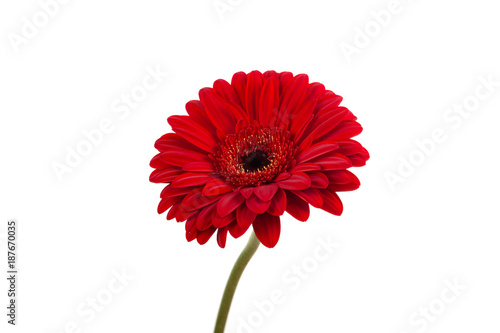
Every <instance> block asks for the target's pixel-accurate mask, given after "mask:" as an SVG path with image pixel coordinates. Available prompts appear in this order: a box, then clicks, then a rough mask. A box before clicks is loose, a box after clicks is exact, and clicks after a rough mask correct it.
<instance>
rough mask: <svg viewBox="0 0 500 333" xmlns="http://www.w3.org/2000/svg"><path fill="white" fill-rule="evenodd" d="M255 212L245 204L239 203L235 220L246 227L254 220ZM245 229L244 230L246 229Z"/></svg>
mask: <svg viewBox="0 0 500 333" xmlns="http://www.w3.org/2000/svg"><path fill="white" fill-rule="evenodd" d="M256 216H257V213H255V212H253V211H251V210H250V209H248V207H247V206H246V205H240V206H239V207H238V209H237V210H236V221H237V223H238V225H239V226H240V227H242V228H246V229H248V227H249V226H250V225H251V224H252V222H253V221H254V220H255V217H256ZM246 229H245V230H246Z"/></svg>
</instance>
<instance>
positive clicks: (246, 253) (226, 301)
mask: <svg viewBox="0 0 500 333" xmlns="http://www.w3.org/2000/svg"><path fill="white" fill-rule="evenodd" d="M259 244H260V242H259V240H258V239H257V236H255V232H254V231H252V234H251V235H250V239H249V240H248V243H247V245H246V246H245V248H244V249H243V251H242V252H241V254H240V256H239V257H238V259H237V260H236V262H235V263H234V267H233V270H232V271H231V274H230V275H229V279H228V280H227V283H226V288H225V289H224V294H223V295H222V300H221V302H220V306H219V313H218V314H217V321H216V322H215V330H214V333H224V328H225V327H226V321H227V315H228V314H229V309H230V308H231V302H232V301H233V296H234V292H235V291H236V287H237V286H238V282H239V281H240V277H241V275H242V274H243V271H244V270H245V267H247V264H248V262H249V261H250V259H252V257H253V255H254V253H255V252H256V251H257V248H258V247H259Z"/></svg>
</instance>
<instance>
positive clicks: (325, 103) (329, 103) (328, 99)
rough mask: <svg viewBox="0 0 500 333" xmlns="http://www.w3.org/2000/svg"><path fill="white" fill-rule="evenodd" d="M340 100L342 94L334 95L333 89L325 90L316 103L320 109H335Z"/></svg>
mask: <svg viewBox="0 0 500 333" xmlns="http://www.w3.org/2000/svg"><path fill="white" fill-rule="evenodd" d="M341 102H342V96H339V95H336V94H335V93H334V92H333V91H330V90H327V91H326V92H325V95H324V96H323V97H322V98H321V100H320V102H319V103H318V106H319V108H321V109H328V110H331V109H335V108H336V107H338V106H339V105H340V103H341Z"/></svg>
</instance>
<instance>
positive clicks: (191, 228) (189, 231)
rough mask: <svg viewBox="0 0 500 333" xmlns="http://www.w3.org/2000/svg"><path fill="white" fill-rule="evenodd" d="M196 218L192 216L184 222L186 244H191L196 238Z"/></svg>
mask: <svg viewBox="0 0 500 333" xmlns="http://www.w3.org/2000/svg"><path fill="white" fill-rule="evenodd" d="M197 218H198V216H197V215H194V216H191V217H190V218H188V220H187V221H186V240H187V241H188V242H191V241H192V240H193V239H195V238H196V235H197V232H196V220H197Z"/></svg>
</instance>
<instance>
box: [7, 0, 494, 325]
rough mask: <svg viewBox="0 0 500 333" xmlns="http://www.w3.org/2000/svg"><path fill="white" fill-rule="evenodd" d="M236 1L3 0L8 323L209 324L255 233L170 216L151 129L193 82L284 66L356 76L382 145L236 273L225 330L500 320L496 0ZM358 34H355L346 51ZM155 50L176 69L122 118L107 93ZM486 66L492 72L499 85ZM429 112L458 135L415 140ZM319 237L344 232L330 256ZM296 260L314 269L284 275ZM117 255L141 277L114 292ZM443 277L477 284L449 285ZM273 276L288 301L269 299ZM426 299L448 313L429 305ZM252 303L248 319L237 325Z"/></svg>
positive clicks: (364, 111) (349, 82) (367, 132)
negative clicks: (15, 277)
mask: <svg viewBox="0 0 500 333" xmlns="http://www.w3.org/2000/svg"><path fill="white" fill-rule="evenodd" d="M47 2H49V1H48V0H42V2H41V3H47ZM61 2H62V0H61ZM222 3H227V2H226V0H222ZM231 3H232V4H233V5H229V6H231V7H230V8H231V10H230V11H229V10H228V11H226V12H224V13H223V14H222V16H221V15H219V13H218V12H217V10H216V9H215V8H214V6H213V2H212V0H203V1H201V0H196V1H195V0H191V1H181V0H175V1H171V0H169V1H155V0H141V1H118V0H114V1H96V0H87V1H78V0H74V1H68V2H67V3H66V4H60V5H59V8H58V10H57V12H55V13H54V14H53V17H50V18H49V19H48V21H47V22H43V14H40V12H41V11H42V9H41V5H40V3H39V2H37V1H35V0H23V1H2V3H1V5H0V29H1V32H0V33H1V36H2V42H1V43H0V57H1V61H0V89H1V90H0V91H1V95H0V96H1V98H0V109H1V118H0V145H1V157H2V160H1V164H0V170H1V173H0V180H1V183H0V184H1V191H0V205H1V211H0V221H1V229H0V230H1V231H0V232H1V233H3V236H5V229H6V224H7V220H8V219H11V218H15V219H17V220H18V223H19V251H18V259H19V262H18V265H19V270H20V276H19V285H18V288H19V297H18V304H19V308H18V325H17V326H16V327H11V325H7V324H6V321H7V317H6V315H5V313H6V311H7V310H6V309H5V307H6V304H7V296H6V293H7V284H6V280H5V279H4V278H2V283H0V287H1V291H0V295H1V296H0V304H1V308H2V309H3V310H1V316H0V318H2V319H1V324H0V327H1V331H2V332H41V333H61V332H68V333H69V332H88V333H91V332H96V333H97V332H211V331H212V329H213V324H214V320H215V316H216V312H217V308H218V305H219V300H220V296H221V294H222V290H223V288H224V285H225V282H226V278H227V276H228V274H229V271H230V269H231V267H232V264H233V262H234V260H235V259H236V257H237V256H238V254H239V252H240V250H241V249H242V247H243V246H244V245H245V243H246V239H247V238H248V234H246V235H244V236H243V237H241V238H240V239H238V240H234V239H232V238H231V239H228V244H227V247H226V248H225V249H220V248H219V247H218V246H217V245H216V242H215V239H211V241H210V242H209V243H208V244H206V245H204V246H200V245H198V244H197V243H196V242H193V243H187V242H186V240H185V237H184V224H177V223H175V222H173V221H166V220H165V215H162V216H159V215H157V213H156V206H157V204H158V201H159V193H160V191H161V188H162V186H161V185H158V184H151V183H149V181H148V177H149V174H150V172H151V171H152V170H151V169H150V167H149V165H148V164H149V160H150V159H151V157H152V156H153V155H154V154H155V153H156V150H155V149H154V147H153V143H154V141H155V140H156V139H157V138H158V137H160V136H161V135H162V134H164V133H166V132H168V131H170V127H169V126H168V124H167V122H166V118H167V117H168V116H170V115H173V114H185V110H184V105H185V103H186V102H187V101H188V100H190V99H196V98H197V92H198V90H199V89H200V88H202V87H205V86H211V84H212V83H213V81H214V80H216V79H218V78H223V79H226V80H230V79H231V76H232V74H233V73H234V72H237V71H241V70H242V71H246V72H248V71H251V70H254V69H258V70H261V71H265V70H269V69H274V70H276V71H285V70H286V71H291V72H293V73H294V74H299V73H307V74H309V76H310V80H311V81H318V82H322V83H324V84H325V86H326V87H327V88H328V89H331V90H333V91H334V92H336V93H337V94H340V95H342V96H343V97H344V101H343V104H342V105H344V106H346V107H348V108H349V109H351V110H352V111H353V112H354V114H355V115H356V116H358V118H359V121H360V123H361V124H362V125H363V127H364V132H363V133H362V134H361V135H360V136H359V137H358V138H357V139H358V140H359V141H360V142H361V143H362V144H363V145H364V146H365V147H366V148H367V149H368V150H369V152H370V153H371V156H372V157H371V159H370V160H369V161H368V164H367V165H366V166H365V167H363V168H359V169H355V170H354V172H355V173H356V174H357V175H358V176H359V178H360V180H361V183H362V185H361V188H360V189H359V190H357V191H354V192H350V193H342V194H341V198H342V200H343V202H344V205H345V209H344V214H343V215H342V216H341V217H334V216H331V215H329V214H327V213H324V212H322V211H319V210H316V209H313V210H312V213H311V217H310V220H309V221H308V222H307V223H300V222H297V221H295V220H293V219H292V218H291V217H290V216H289V215H286V216H284V217H283V218H282V221H283V223H282V234H281V239H280V241H279V243H278V245H277V246H276V247H275V248H274V249H267V248H264V247H261V248H260V249H259V251H258V252H257V254H256V256H255V257H254V259H253V260H252V262H251V263H250V265H249V267H248V269H247V271H246V272H245V274H244V276H243V278H242V280H241V283H240V286H239V288H238V290H237V293H236V297H235V300H234V303H233V308H232V311H231V313H230V318H229V322H228V327H227V332H262V333H263V332H318V333H330V332H331V333H334V332H345V333H351V332H352V333H358V332H384V333H387V332H394V333H401V332H408V333H413V332H419V331H420V332H498V331H499V330H500V322H499V321H498V313H499V312H500V301H499V298H500V284H499V281H500V270H499V268H498V257H499V254H500V242H499V241H498V238H499V231H500V228H499V225H498V224H499V216H500V214H499V211H498V199H499V195H498V193H499V192H498V187H499V185H500V177H499V173H498V170H499V158H498V143H499V135H498V126H499V121H500V116H499V109H500V96H499V95H500V86H498V82H499V81H500V68H499V67H500V65H499V60H500V47H499V37H498V32H499V31H500V20H499V19H498V12H499V8H498V7H497V6H496V3H495V2H494V1H491V0H475V1H451V0H447V1H429V0H420V1H409V0H401V1H400V3H399V7H398V10H396V13H393V14H391V17H390V22H388V19H387V17H386V18H385V19H386V21H385V22H384V25H385V26H382V27H381V25H380V24H379V23H376V22H377V21H376V20H375V18H374V16H373V15H372V14H371V12H372V11H375V12H376V13H380V11H383V10H387V8H388V7H390V6H391V5H390V1H387V0H377V1H348V0H337V1H313V0H310V1H290V0H286V1H285V0H282V1H265V0H242V1H236V0H233V1H232V2H231ZM391 8H392V7H391ZM52 9H53V10H54V11H55V9H54V8H52ZM34 15H35V17H38V16H37V15H42V16H40V17H38V18H37V19H39V20H41V21H38V23H37V24H39V25H44V24H45V23H46V25H45V26H41V27H40V28H37V30H38V31H37V32H36V33H33V35H32V36H31V35H30V36H29V38H26V39H25V40H24V42H23V43H22V44H20V45H17V47H16V46H15V45H14V44H15V43H13V42H12V40H13V38H14V37H12V36H14V35H16V36H18V37H19V38H24V37H22V36H23V35H22V34H23V27H24V26H25V25H26V24H27V23H26V21H25V20H24V19H23V18H26V19H27V20H28V21H29V22H33V16H34ZM374 22H375V23H374ZM387 22H388V23H387ZM377 27H378V28H377ZM365 28H369V29H372V30H370V34H371V37H370V36H369V37H368V39H369V40H368V42H367V41H366V40H365V41H364V42H365V43H364V44H363V43H362V39H363V38H362V37H360V36H359V30H358V29H360V30H364V29H365ZM24 29H25V30H26V29H27V28H25V27H24ZM28 30H29V29H28ZM25 32H26V31H25ZM356 38H357V39H358V40H357V45H358V46H356V44H355V39H356ZM360 38H361V42H360V40H359V39H360ZM343 43H346V44H350V45H352V46H353V47H357V53H356V54H353V55H352V56H350V57H346V56H345V54H344V53H343V51H342V48H341V46H342V45H344V47H345V45H346V44H343ZM360 43H361V44H360ZM365 44H366V45H365ZM348 60H350V61H348ZM148 67H149V68H152V69H155V68H160V69H161V70H162V71H164V72H168V73H169V75H168V77H166V78H164V80H163V82H162V83H161V84H159V85H158V87H157V88H156V89H154V90H153V91H150V92H149V93H148V95H147V97H146V98H145V100H144V101H142V102H140V103H139V105H138V106H137V107H136V108H134V109H131V110H130V113H129V114H128V115H127V116H124V114H120V113H115V112H113V107H112V105H113V103H116V102H115V101H116V100H117V99H118V100H119V99H120V98H121V96H122V94H130V92H131V91H132V90H133V89H134V88H135V87H137V86H138V85H141V83H142V80H143V79H144V78H145V77H146V76H147V75H148V72H147V71H146V68H148ZM480 77H483V78H484V79H487V78H488V77H490V79H491V80H493V81H495V82H497V83H496V85H497V86H496V87H493V88H492V87H490V88H491V92H489V95H488V96H487V97H484V96H485V94H486V93H488V90H487V88H486V87H485V86H481V81H480V80H481V79H480ZM478 87H479V88H478ZM476 89H479V91H480V92H481V93H482V94H483V95H481V96H483V97H484V98H482V100H480V101H479V103H478V105H477V107H474V110H473V111H472V112H470V114H469V115H468V116H467V117H466V118H456V117H457V114H455V113H453V114H451V113H450V114H448V113H447V112H448V111H447V110H448V109H449V108H452V107H453V106H454V105H455V104H457V105H461V104H463V103H464V101H468V102H470V103H473V102H474V101H478V99H477V98H476V97H475V93H476ZM120 115H121V116H122V118H120ZM447 115H448V117H451V116H454V117H455V118H454V120H453V121H451V119H450V118H445V117H446V116H447ZM103 119H110V120H111V121H112V122H113V126H114V127H113V130H112V131H111V132H110V133H108V134H106V135H104V138H103V140H102V142H101V143H100V144H98V145H97V146H94V147H93V148H92V152H91V153H90V154H89V155H88V156H85V157H84V158H83V159H82V161H81V162H80V164H79V165H78V166H77V167H74V168H72V172H71V173H65V174H64V175H63V177H62V181H60V180H59V179H58V177H57V176H56V173H55V172H54V170H53V163H54V162H59V163H65V162H64V161H65V158H66V155H67V149H68V147H70V148H72V149H75V147H77V145H78V144H80V143H81V142H82V141H84V140H85V136H84V135H83V131H90V130H92V129H95V128H97V127H98V126H99V123H100V122H101V121H102V120H103ZM435 129H441V130H442V131H443V132H444V133H445V135H446V140H444V142H440V143H435V144H434V146H435V147H434V149H433V150H432V151H431V152H430V153H429V154H428V155H425V157H424V158H423V159H422V156H424V155H422V154H423V153H419V148H418V146H417V145H416V143H415V140H420V141H422V140H424V141H425V140H428V139H429V138H431V137H432V132H433V131H434V130H435ZM428 147H430V145H429V146H428ZM410 156H413V159H414V160H415V159H416V161H418V162H421V163H420V165H418V166H416V167H415V168H414V170H413V172H412V173H411V172H409V171H408V170H406V171H407V173H406V174H405V176H404V177H402V178H401V179H403V180H404V182H398V183H397V184H396V185H395V188H394V190H391V187H390V186H389V183H388V181H387V180H386V176H387V173H388V172H390V173H392V175H398V167H401V166H400V163H401V162H400V161H401V160H400V158H403V159H405V160H408V159H409V158H410ZM419 157H420V160H419V159H418V158H419ZM407 167H408V166H407ZM410 173H411V174H410ZM400 176H401V175H400ZM0 235H1V234H0ZM318 237H319V239H323V240H326V239H328V238H330V239H333V240H335V241H336V242H338V243H340V246H339V248H338V249H336V250H335V251H334V252H333V253H332V254H331V255H329V256H327V257H326V259H325V260H323V261H321V262H319V263H318V262H317V258H315V257H314V256H313V254H314V251H315V249H316V248H317V247H318V246H319V243H318V240H317V239H318ZM0 241H1V242H2V244H0V245H1V258H2V259H1V260H2V264H1V267H5V264H6V263H5V261H6V260H5V257H6V249H5V239H0ZM321 254H322V255H323V257H322V258H324V256H325V254H326V252H324V251H323V252H321ZM315 263H317V265H315ZM302 264H305V265H306V269H307V270H309V271H310V273H309V274H308V277H307V278H298V276H296V275H295V276H294V275H293V273H291V269H292V267H294V266H299V267H300V266H302ZM3 270H4V269H3V268H2V271H3ZM122 270H125V272H126V273H127V274H128V275H130V276H133V279H132V280H130V281H129V282H127V285H126V286H125V287H124V288H123V289H121V288H120V289H121V291H120V292H116V293H115V294H110V292H109V291H106V289H107V288H108V284H109V283H112V284H113V283H114V282H115V280H114V275H113V272H114V271H115V272H121V271H122ZM2 276H4V275H3V273H2ZM291 277H293V278H294V279H295V280H294V281H295V282H294V283H292V282H290V280H289V279H290V278H291ZM447 280H448V281H450V282H452V283H454V281H455V280H456V281H457V282H458V283H459V284H460V285H463V286H466V290H464V291H461V292H458V296H456V295H454V294H453V293H452V292H450V291H449V290H447V288H448V287H447V282H445V281H447ZM297 281H298V282H297ZM298 283H300V286H299V287H298V288H296V289H293V287H294V286H298ZM113 286H115V287H118V286H119V283H115V284H114V285H113ZM275 289H276V290H278V291H281V292H282V293H283V297H282V299H281V300H282V301H283V302H281V304H276V305H273V306H269V304H268V303H269V301H268V300H269V299H270V294H271V293H272V292H273V290H275ZM443 293H444V295H445V298H446V299H447V300H448V303H444V302H443V301H442V300H441V297H442V294H443ZM109 295H112V299H107V298H106V296H109ZM96 296H98V297H100V298H101V300H105V301H106V302H107V301H109V303H108V304H105V305H104V306H103V307H102V309H101V308H99V309H101V310H102V311H100V312H98V311H95V313H94V314H95V317H92V318H90V317H91V315H90V314H88V312H87V315H86V316H82V315H81V314H79V313H78V312H77V311H78V309H86V310H87V311H89V309H91V308H90V307H88V305H87V302H88V301H89V299H91V298H93V297H96ZM452 296H453V297H452ZM450 298H452V299H453V300H452V301H450ZM266 300H267V301H266ZM254 302H259V303H262V304H267V308H266V310H265V311H264V313H262V310H260V311H259V310H258V309H257V307H256V306H255V303H254ZM443 304H444V307H443ZM429 306H430V307H431V308H432V309H431V310H430V311H431V312H430V314H431V315H432V313H433V312H434V314H436V313H438V314H437V315H432V320H431V319H422V318H424V317H422V316H421V315H419V314H418V311H419V309H420V310H421V311H425V309H426V308H429ZM422 309H424V310H422ZM432 311H433V312H432ZM91 312H92V311H91ZM249 318H250V324H252V325H253V326H249V327H250V329H248V327H247V329H246V330H245V329H243V328H241V327H240V328H238V327H239V326H240V325H242V324H241V322H242V321H246V322H247V323H248V320H249ZM412 318H413V320H420V321H419V322H418V324H416V323H415V322H411V320H412ZM422 320H423V321H422ZM72 322H74V323H75V324H71V323H72ZM72 325H76V326H74V327H73V326H72ZM6 328H7V329H6Z"/></svg>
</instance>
